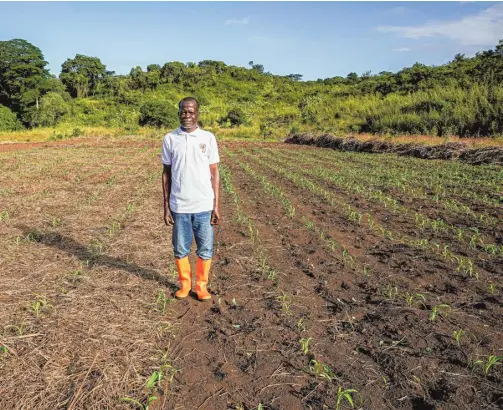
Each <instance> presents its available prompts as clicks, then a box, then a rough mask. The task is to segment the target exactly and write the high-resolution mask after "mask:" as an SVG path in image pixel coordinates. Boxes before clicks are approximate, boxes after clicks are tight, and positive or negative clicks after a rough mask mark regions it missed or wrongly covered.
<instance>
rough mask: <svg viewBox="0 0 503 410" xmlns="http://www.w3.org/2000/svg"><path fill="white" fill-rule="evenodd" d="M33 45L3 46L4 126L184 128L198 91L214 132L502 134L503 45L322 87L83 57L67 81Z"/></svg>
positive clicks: (202, 66)
mask: <svg viewBox="0 0 503 410" xmlns="http://www.w3.org/2000/svg"><path fill="white" fill-rule="evenodd" d="M46 65H47V62H46V61H44V56H43V54H42V52H41V50H40V49H38V48H37V47H36V46H34V45H32V44H30V43H29V42H27V41H26V40H22V39H14V40H9V41H0V130H2V131H9V130H18V129H23V128H33V127H55V126H57V125H61V124H65V125H75V126H107V127H113V128H125V129H126V130H130V131H132V132H134V131H135V130H136V129H138V127H140V126H156V127H163V128H171V127H176V126H177V124H178V121H177V106H176V103H177V102H178V101H179V100H180V99H181V98H182V97H184V96H187V95H192V96H194V97H196V98H197V99H198V100H199V101H200V104H201V114H200V120H201V123H202V125H203V126H205V127H212V128H216V127H219V128H242V129H243V130H249V131H250V132H254V133H255V134H257V135H256V136H258V135H261V136H265V137H266V136H271V135H285V134H288V133H290V132H299V131H321V132H331V133H338V132H340V133H347V132H365V133H378V134H427V135H438V136H448V135H458V136H464V137H468V136H469V137H478V136H501V135H503V40H500V41H499V44H498V45H497V46H496V47H495V49H494V50H487V51H481V52H479V53H477V55H476V56H475V57H472V58H467V57H465V56H464V55H462V54H457V55H455V56H454V58H453V60H452V61H451V62H449V63H448V64H445V65H442V66H436V67H431V66H426V65H423V64H419V63H416V64H414V65H413V66H412V67H407V68H404V69H403V70H401V71H399V72H397V73H391V72H381V73H379V74H372V73H370V72H367V73H364V74H362V75H358V74H356V73H349V74H348V75H347V76H346V77H333V78H327V79H323V80H322V79H319V80H317V81H302V75H300V74H290V75H287V76H279V75H273V74H271V73H268V72H265V70H264V67H263V66H262V65H261V64H255V63H254V62H253V61H250V63H249V65H250V68H244V67H236V66H229V65H226V64H225V63H224V62H222V61H213V60H205V61H200V62H199V63H186V64H184V63H181V62H176V61H175V62H168V63H165V64H164V65H158V64H150V65H149V66H147V68H146V71H143V69H142V68H141V67H135V68H133V69H131V72H130V73H129V74H128V75H116V74H115V73H114V72H113V71H108V70H107V68H106V65H104V64H103V63H102V62H101V60H100V59H99V58H97V57H89V56H85V55H80V54H77V55H76V56H75V58H69V59H67V60H66V61H65V62H64V63H63V64H62V66H61V73H60V74H59V77H56V76H54V75H51V74H50V73H49V71H48V70H47V69H46V68H45V67H46Z"/></svg>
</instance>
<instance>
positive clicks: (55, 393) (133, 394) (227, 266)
mask: <svg viewBox="0 0 503 410" xmlns="http://www.w3.org/2000/svg"><path fill="white" fill-rule="evenodd" d="M19 148H20V149H17V150H13V149H11V150H9V151H6V152H0V170H1V172H0V244H1V246H0V329H1V333H0V409H51V410H52V409H105V408H110V409H147V408H149V409H170V410H171V409H236V410H237V409H242V410H245V409H246V410H252V409H253V410H255V409H257V410H258V409H263V410H265V409H271V410H272V409H288V410H290V409H349V408H354V409H365V410H374V409H404V410H429V409H438V410H458V409H466V410H473V409H500V408H503V387H502V386H503V366H502V365H501V364H502V363H503V322H502V317H503V316H502V315H503V305H502V301H503V282H502V273H503V221H502V219H501V215H503V169H502V167H501V166H498V165H478V166H473V165H469V164H464V163H461V162H458V161H441V160H424V159H418V158H409V157H400V156H398V155H396V154H380V155H374V154H365V153H353V152H338V151H334V150H326V149H323V148H317V147H311V146H297V145H291V144H282V143H269V144H266V143H263V144H260V143H247V142H222V143H220V154H221V164H220V175H221V191H222V205H221V208H222V209H221V212H222V215H223V222H222V224H221V225H220V226H219V227H217V228H216V230H215V258H214V261H213V267H212V271H211V276H210V286H209V287H210V292H211V293H212V296H213V298H212V300H211V301H210V302H206V303H204V302H198V301H197V300H196V299H195V298H194V297H189V298H187V299H186V300H183V301H178V300H175V299H173V297H172V295H173V293H174V291H176V289H177V278H176V268H175V265H174V262H173V253H172V248H171V228H168V227H166V226H165V225H164V222H163V220H162V187H161V169H162V168H161V165H160V141H146V140H135V139H134V138H130V139H128V140H126V141H121V140H106V141H82V142H77V141H75V143H73V144H72V143H68V144H64V145H61V144H60V145H55V144H44V145H43V146H36V147H26V148H27V149H22V148H23V147H22V146H20V147H19ZM192 261H193V262H195V261H194V259H192Z"/></svg>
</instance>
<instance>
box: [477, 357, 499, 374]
mask: <svg viewBox="0 0 503 410" xmlns="http://www.w3.org/2000/svg"><path fill="white" fill-rule="evenodd" d="M502 360H503V356H495V355H490V356H489V357H488V358H487V360H480V359H479V360H476V361H475V362H473V368H475V367H478V366H480V367H482V368H483V369H484V373H485V374H486V376H487V374H488V373H489V371H490V370H491V369H492V368H493V367H496V366H499V365H501V361H502Z"/></svg>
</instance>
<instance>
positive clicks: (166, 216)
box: [164, 209, 175, 226]
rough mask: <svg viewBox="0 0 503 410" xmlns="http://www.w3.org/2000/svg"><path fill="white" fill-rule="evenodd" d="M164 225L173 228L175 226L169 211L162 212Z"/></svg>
mask: <svg viewBox="0 0 503 410" xmlns="http://www.w3.org/2000/svg"><path fill="white" fill-rule="evenodd" d="M164 223H165V224H166V225H168V226H173V225H174V224H175V220H174V219H173V215H171V211H170V210H169V209H165V210H164Z"/></svg>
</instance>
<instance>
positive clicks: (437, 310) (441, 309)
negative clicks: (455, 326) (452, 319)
mask: <svg viewBox="0 0 503 410" xmlns="http://www.w3.org/2000/svg"><path fill="white" fill-rule="evenodd" d="M451 310H452V308H451V307H450V306H449V305H447V304H445V303H442V304H440V305H436V306H433V307H432V308H431V312H430V316H429V319H430V320H431V321H434V320H435V319H436V318H437V316H438V315H440V316H443V317H446V316H447V315H448V313H449V312H450V311H451Z"/></svg>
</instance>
